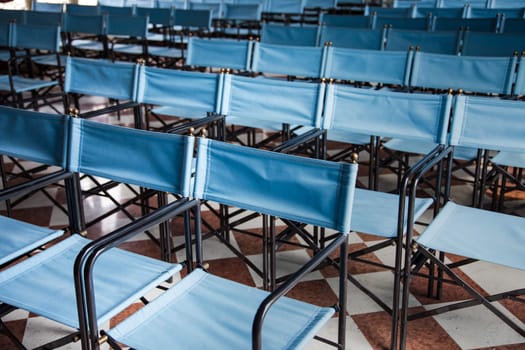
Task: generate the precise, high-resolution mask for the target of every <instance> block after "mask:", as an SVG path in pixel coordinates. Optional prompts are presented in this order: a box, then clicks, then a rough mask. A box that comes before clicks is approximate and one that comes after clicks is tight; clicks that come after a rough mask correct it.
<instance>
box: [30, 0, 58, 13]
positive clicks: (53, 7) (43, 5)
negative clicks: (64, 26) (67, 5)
mask: <svg viewBox="0 0 525 350" xmlns="http://www.w3.org/2000/svg"><path fill="white" fill-rule="evenodd" d="M31 10H32V11H43V12H63V10H64V4H54V3H50V2H40V1H38V0H33V1H31Z"/></svg>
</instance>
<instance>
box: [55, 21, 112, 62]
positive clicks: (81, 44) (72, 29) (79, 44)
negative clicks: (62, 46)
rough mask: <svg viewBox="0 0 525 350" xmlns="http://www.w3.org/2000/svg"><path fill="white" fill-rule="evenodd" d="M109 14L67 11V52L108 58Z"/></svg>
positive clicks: (65, 23)
mask: <svg viewBox="0 0 525 350" xmlns="http://www.w3.org/2000/svg"><path fill="white" fill-rule="evenodd" d="M106 22H107V16H102V15H100V14H93V15H86V14H82V13H79V14H77V13H75V12H74V11H73V12H66V13H65V17H64V28H63V30H64V33H65V34H66V37H67V44H66V45H67V48H66V50H67V52H70V53H71V55H72V56H95V57H102V58H108V42H107V36H106V31H105V28H106Z"/></svg>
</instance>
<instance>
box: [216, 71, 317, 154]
mask: <svg viewBox="0 0 525 350" xmlns="http://www.w3.org/2000/svg"><path fill="white" fill-rule="evenodd" d="M324 89H325V84H324V83H308V82H303V81H285V80H281V79H267V78H250V77H243V76H239V75H230V74H227V75H226V76H225V81H224V90H223V97H222V102H221V112H220V114H222V115H224V116H226V122H227V124H231V128H230V131H229V133H228V138H229V139H231V140H234V141H236V142H240V143H241V144H243V145H250V146H255V147H262V146H268V145H269V144H271V143H272V142H275V141H277V140H278V139H279V138H281V139H282V140H283V141H286V140H288V139H290V138H291V137H292V136H293V135H292V134H293V129H294V128H295V127H297V126H303V127H308V128H319V127H320V125H321V119H320V118H321V112H322V108H323V103H324V102H323V99H324ZM237 126H240V127H241V128H240V129H238V128H237ZM257 129H263V130H266V131H269V132H272V134H270V136H269V137H263V138H262V139H261V140H258V139H257V133H256V131H257ZM246 131H248V134H247V138H246V139H243V138H240V137H239V136H240V135H241V134H244V133H245V132H246ZM263 136H264V135H263ZM321 147H322V148H324V147H323V146H321Z"/></svg>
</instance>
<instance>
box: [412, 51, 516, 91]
mask: <svg viewBox="0 0 525 350" xmlns="http://www.w3.org/2000/svg"><path fill="white" fill-rule="evenodd" d="M517 61H518V59H517V57H516V56H512V57H479V56H454V55H441V54H432V53H426V52H416V53H415V55H414V64H413V66H412V75H411V78H410V86H412V87H422V88H435V89H454V90H457V89H463V90H465V91H469V92H479V93H495V94H506V95H507V94H510V93H511V90H512V84H513V82H514V73H515V70H516V64H517Z"/></svg>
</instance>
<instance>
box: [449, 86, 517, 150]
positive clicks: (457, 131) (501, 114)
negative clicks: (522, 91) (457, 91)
mask: <svg viewBox="0 0 525 350" xmlns="http://www.w3.org/2000/svg"><path fill="white" fill-rule="evenodd" d="M524 115H525V103H523V101H515V100H506V99H494V98H487V97H478V96H465V95H460V96H456V101H455V104H454V113H453V115H452V123H451V128H450V144H451V145H453V146H464V147H471V148H481V149H488V150H497V151H509V152H524V151H525V143H524V142H523V140H524V139H525V123H524V122H523V116H524Z"/></svg>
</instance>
